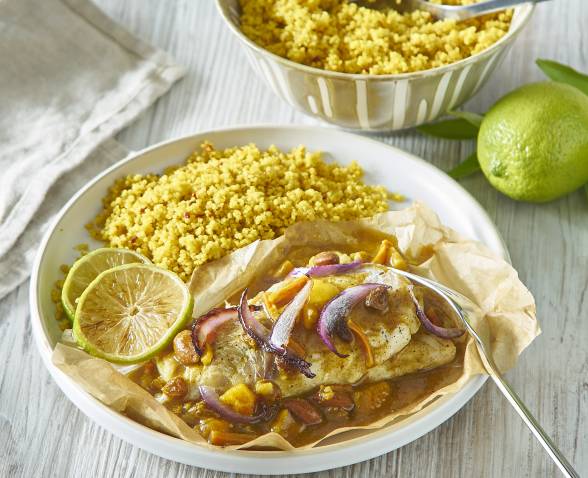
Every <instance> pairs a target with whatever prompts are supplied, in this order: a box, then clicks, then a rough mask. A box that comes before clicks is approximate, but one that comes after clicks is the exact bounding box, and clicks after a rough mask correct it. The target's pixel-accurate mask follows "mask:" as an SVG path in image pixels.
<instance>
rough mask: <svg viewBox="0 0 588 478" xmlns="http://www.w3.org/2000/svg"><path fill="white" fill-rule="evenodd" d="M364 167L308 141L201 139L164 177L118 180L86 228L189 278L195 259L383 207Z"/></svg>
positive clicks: (381, 191)
mask: <svg viewBox="0 0 588 478" xmlns="http://www.w3.org/2000/svg"><path fill="white" fill-rule="evenodd" d="M362 174H363V173H362V170H361V168H360V167H359V166H358V165H357V164H355V163H353V164H350V165H349V166H347V167H343V166H340V165H337V164H327V163H325V162H324V161H323V160H322V158H321V155H320V153H308V152H307V151H306V149H305V148H304V147H302V146H300V147H298V148H295V149H293V150H292V151H290V152H288V153H286V152H282V151H280V150H279V149H278V148H276V147H270V148H269V149H268V150H266V151H263V150H260V149H259V148H257V147H256V146H255V145H253V144H249V145H246V146H242V147H235V148H229V149H225V150H215V149H214V148H213V147H212V145H211V144H209V143H205V144H203V145H202V147H201V149H200V150H199V151H197V152H195V153H193V154H192V155H191V156H190V157H189V158H188V159H187V161H186V164H184V165H181V166H178V167H176V168H173V169H170V170H169V171H166V172H165V174H163V175H155V174H149V175H144V176H143V175H134V176H128V177H125V178H122V179H120V180H118V181H117V182H116V183H115V184H114V185H113V186H112V188H111V190H110V192H109V194H108V195H107V197H106V198H104V200H103V205H104V210H103V211H102V212H101V213H100V214H99V215H98V216H97V217H96V219H95V220H94V222H92V223H91V224H89V225H88V229H89V231H90V233H91V234H92V235H93V236H94V237H95V238H97V239H99V240H103V241H106V242H107V243H109V245H110V246H111V247H122V248H127V249H132V250H135V251H137V252H140V253H141V254H143V255H145V256H147V257H148V258H149V259H151V260H152V261H153V262H154V263H155V264H156V265H158V266H161V267H165V268H167V269H169V270H172V271H174V272H176V273H178V274H179V275H180V277H181V278H182V279H184V280H187V279H188V278H189V277H190V275H191V273H192V271H193V270H194V268H195V267H196V266H198V265H200V264H203V263H205V262H207V261H210V260H213V259H218V258H220V257H222V256H224V255H225V254H227V253H229V252H231V251H233V250H235V249H238V248H240V247H243V246H245V245H247V244H250V243H251V242H253V241H255V240H257V239H271V238H274V237H277V236H279V235H281V234H282V233H283V231H284V229H285V228H286V227H288V226H290V225H292V224H294V223H295V222H299V221H305V220H315V219H329V220H333V221H339V220H349V219H355V218H358V217H366V216H371V215H373V214H376V213H378V212H382V211H386V210H387V209H388V203H387V199H388V193H387V191H386V190H385V189H384V188H383V187H374V186H367V185H365V184H363V183H362V181H361V177H362Z"/></svg>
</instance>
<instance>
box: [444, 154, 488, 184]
mask: <svg viewBox="0 0 588 478" xmlns="http://www.w3.org/2000/svg"><path fill="white" fill-rule="evenodd" d="M478 171H480V163H479V162H478V155H477V154H476V152H475V151H474V152H473V153H472V154H470V155H469V156H468V157H467V158H466V159H465V160H464V161H462V162H461V163H459V164H458V165H457V166H456V167H455V168H453V169H452V170H451V171H449V172H448V173H447V174H449V176H451V177H452V178H453V179H462V178H465V177H467V176H471V175H472V174H474V173H477V172H478Z"/></svg>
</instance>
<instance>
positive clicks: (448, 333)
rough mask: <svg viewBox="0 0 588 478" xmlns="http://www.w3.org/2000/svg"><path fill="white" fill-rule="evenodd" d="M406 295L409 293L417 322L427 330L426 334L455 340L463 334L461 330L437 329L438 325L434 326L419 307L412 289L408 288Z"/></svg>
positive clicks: (463, 331)
mask: <svg viewBox="0 0 588 478" xmlns="http://www.w3.org/2000/svg"><path fill="white" fill-rule="evenodd" d="M408 293H409V295H410V298H411V299H412V302H413V304H414V307H415V309H416V315H417V317H418V318H419V320H420V321H421V324H422V325H423V327H424V328H425V330H427V332H430V333H432V334H433V335H436V336H437V337H441V338H442V339H455V338H457V337H461V336H462V335H463V334H465V330H462V329H458V328H445V327H439V326H438V325H435V324H434V323H433V322H431V320H430V319H429V318H428V317H427V314H425V311H424V310H423V308H422V307H421V304H420V303H419V301H418V299H417V298H416V296H415V295H414V291H413V288H412V287H409V288H408Z"/></svg>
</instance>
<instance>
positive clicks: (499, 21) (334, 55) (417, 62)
mask: <svg viewBox="0 0 588 478" xmlns="http://www.w3.org/2000/svg"><path fill="white" fill-rule="evenodd" d="M433 1H434V3H450V4H465V3H475V2H474V1H472V0H449V1H444V2H441V1H440V0H433ZM240 2H241V8H242V14H241V29H242V31H243V33H244V34H245V35H246V36H247V37H249V38H250V39H251V40H252V41H254V42H255V43H257V44H258V45H260V46H261V47H263V48H265V49H267V50H268V51H270V52H272V53H275V54H276V55H279V56H281V57H284V58H287V59H289V60H292V61H295V62H297V63H302V64H304V65H308V66H313V67H315V68H321V69H324V70H332V71H339V72H344V73H365V74H376V75H382V74H399V73H408V72H414V71H421V70H427V69H430V68H436V67H440V66H444V65H448V64H450V63H454V62H456V61H459V60H462V59H464V58H467V57H469V56H471V55H475V54H476V53H480V52H481V51H483V50H485V49H486V48H488V47H489V46H491V45H492V44H494V43H496V42H497V41H498V40H499V39H500V38H502V37H503V36H504V35H505V34H506V33H507V32H508V29H509V26H510V21H511V18H512V11H511V10H507V11H504V12H501V13H497V14H493V15H486V16H484V17H480V18H475V19H471V20H467V21H461V22H457V21H455V20H442V21H441V20H435V19H434V18H433V17H432V16H431V14H430V13H428V12H425V11H420V10H417V11H415V12H412V13H404V14H402V13H398V12H397V11H395V10H387V11H379V10H374V9H370V8H365V7H360V6H358V5H357V4H356V3H353V2H350V1H349V0H240Z"/></svg>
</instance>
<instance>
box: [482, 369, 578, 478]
mask: <svg viewBox="0 0 588 478" xmlns="http://www.w3.org/2000/svg"><path fill="white" fill-rule="evenodd" d="M491 368H492V370H491V372H492V373H490V376H491V377H492V380H494V382H495V383H496V385H497V386H498V388H499V389H500V391H501V392H502V394H503V395H504V396H505V397H506V399H507V400H508V401H509V402H510V404H511V405H512V407H513V408H514V409H515V410H516V411H517V413H518V414H519V415H520V417H521V418H522V419H523V421H524V422H525V425H527V427H529V430H531V432H532V433H533V435H535V438H537V440H538V441H539V443H541V445H542V446H543V448H545V451H547V453H548V454H549V456H550V457H551V459H552V460H553V461H554V463H555V464H556V465H557V466H558V468H559V469H560V470H561V472H562V473H563V475H564V476H565V477H569V478H580V475H579V474H578V472H577V471H576V470H574V467H573V466H572V465H571V463H570V462H569V461H568V460H566V457H565V456H563V454H562V452H561V451H560V450H559V449H558V448H557V446H555V443H553V441H552V440H551V438H549V435H547V433H546V432H545V430H543V428H541V425H539V422H538V421H537V420H536V419H535V417H534V416H533V415H532V414H531V412H530V411H529V409H528V408H527V407H526V406H525V404H524V403H523V401H522V400H521V399H520V398H519V396H518V395H517V394H516V393H515V391H514V390H513V389H512V388H511V386H510V385H509V384H508V382H507V381H506V380H504V379H503V378H502V376H501V375H500V373H499V372H498V371H497V370H496V369H495V367H491ZM489 371H490V370H489Z"/></svg>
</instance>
